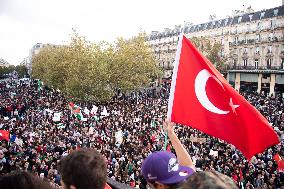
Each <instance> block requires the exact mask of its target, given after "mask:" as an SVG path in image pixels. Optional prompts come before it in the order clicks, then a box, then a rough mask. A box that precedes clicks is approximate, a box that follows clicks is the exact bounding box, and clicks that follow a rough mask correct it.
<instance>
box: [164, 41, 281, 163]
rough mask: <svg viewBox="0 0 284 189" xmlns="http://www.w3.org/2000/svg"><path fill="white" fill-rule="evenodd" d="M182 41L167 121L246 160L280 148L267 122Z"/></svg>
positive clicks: (202, 58) (195, 51)
mask: <svg viewBox="0 0 284 189" xmlns="http://www.w3.org/2000/svg"><path fill="white" fill-rule="evenodd" d="M180 38H181V39H180V41H179V45H178V50H177V54H176V61H175V66H174V71H173V78H172V84H171V93H170V98H169V104H168V118H169V119H170V120H171V121H172V122H175V123H180V124H183V125H187V126H190V127H193V128H195V129H198V130H200V131H203V132H204V133H206V134H208V135H211V136H214V137H218V138H220V139H222V140H225V141H227V142H228V143H231V144H233V145H235V146H236V147H237V148H238V149H239V150H240V151H241V152H242V153H243V154H244V156H245V157H246V158H247V159H250V158H251V157H252V156H254V155H255V154H256V153H260V152H263V151H264V150H265V149H266V148H267V147H269V146H272V145H275V144H278V143H279V138H278V136H277V134H276V133H275V132H274V130H273V129H272V128H271V126H270V125H269V123H268V121H267V120H266V119H265V118H264V117H263V116H262V115H261V114H260V113H259V112H258V111H257V110H256V109H255V108H254V107H253V106H252V105H250V103H249V102H247V101H246V100H245V98H244V97H242V96H241V95H240V94H238V93H237V92H236V91H235V90H234V89H233V88H232V87H231V86H230V85H229V84H228V82H227V81H226V80H225V79H224V78H223V77H222V75H221V74H220V73H219V72H218V71H217V70H216V68H215V67H214V66H213V65H212V63H211V62H210V61H209V60H207V59H206V58H205V57H204V56H203V55H202V54H201V53H200V52H199V51H198V50H197V49H196V48H195V47H194V46H193V44H192V43H191V42H190V41H189V40H188V39H187V38H186V37H184V36H182V37H180Z"/></svg>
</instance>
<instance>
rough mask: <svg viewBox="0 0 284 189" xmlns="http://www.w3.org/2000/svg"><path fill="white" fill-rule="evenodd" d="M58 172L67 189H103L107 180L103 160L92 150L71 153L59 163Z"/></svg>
mask: <svg viewBox="0 0 284 189" xmlns="http://www.w3.org/2000/svg"><path fill="white" fill-rule="evenodd" d="M59 172H60V173H61V176H62V181H63V182H64V184H65V185H66V186H67V188H69V187H70V186H71V185H73V186H75V187H76V188H77V189H91V188H96V189H103V188H104V187H105V184H106V180H107V170H106V163H105V160H104V158H103V156H102V155H101V154H100V153H99V152H98V151H96V150H94V149H87V148H85V149H84V148H82V149H80V150H76V151H73V152H72V153H71V154H69V155H68V156H66V157H64V158H63V159H62V160H61V161H60V163H59Z"/></svg>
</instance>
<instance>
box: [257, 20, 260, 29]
mask: <svg viewBox="0 0 284 189" xmlns="http://www.w3.org/2000/svg"><path fill="white" fill-rule="evenodd" d="M257 30H261V22H258V23H257Z"/></svg>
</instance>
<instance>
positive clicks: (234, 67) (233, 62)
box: [233, 59, 237, 68]
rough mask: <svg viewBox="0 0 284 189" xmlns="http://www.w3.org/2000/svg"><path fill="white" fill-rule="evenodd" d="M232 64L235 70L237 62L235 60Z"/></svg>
mask: <svg viewBox="0 0 284 189" xmlns="http://www.w3.org/2000/svg"><path fill="white" fill-rule="evenodd" d="M233 64H234V68H236V66H237V60H236V59H234V60H233Z"/></svg>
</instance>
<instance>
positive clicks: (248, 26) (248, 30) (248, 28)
mask: <svg viewBox="0 0 284 189" xmlns="http://www.w3.org/2000/svg"><path fill="white" fill-rule="evenodd" d="M247 32H250V24H247Z"/></svg>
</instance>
